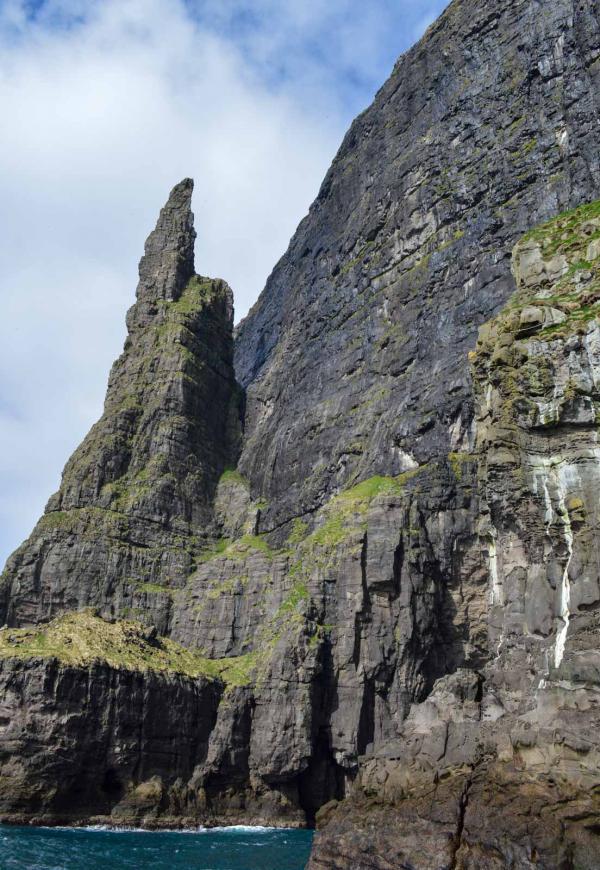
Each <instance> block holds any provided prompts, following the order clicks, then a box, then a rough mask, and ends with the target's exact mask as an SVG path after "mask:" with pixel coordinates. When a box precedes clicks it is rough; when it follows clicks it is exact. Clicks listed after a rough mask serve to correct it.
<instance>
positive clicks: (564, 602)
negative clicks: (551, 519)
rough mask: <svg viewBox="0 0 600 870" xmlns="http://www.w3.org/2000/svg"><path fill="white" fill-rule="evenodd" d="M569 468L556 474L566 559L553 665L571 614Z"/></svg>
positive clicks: (562, 650)
mask: <svg viewBox="0 0 600 870" xmlns="http://www.w3.org/2000/svg"><path fill="white" fill-rule="evenodd" d="M569 471H570V469H569V468H568V467H567V468H564V469H563V466H561V467H560V469H559V472H558V474H557V475H556V483H557V491H558V511H557V513H558V516H559V519H560V520H561V522H562V524H563V529H564V538H565V544H566V545H567V560H566V562H565V567H564V570H563V576H562V583H561V589H560V613H559V617H560V619H561V620H562V625H561V627H560V629H559V630H558V633H557V635H556V644H555V647H554V667H555V668H558V667H560V664H561V662H562V660H563V656H564V654H565V645H566V642H567V634H568V632H569V618H570V615H571V612H570V609H569V608H570V604H571V582H570V580H569V566H570V564H571V558H572V556H573V531H572V529H571V520H570V519H569V511H568V510H567V505H566V501H565V495H566V487H565V478H567V477H568V476H569Z"/></svg>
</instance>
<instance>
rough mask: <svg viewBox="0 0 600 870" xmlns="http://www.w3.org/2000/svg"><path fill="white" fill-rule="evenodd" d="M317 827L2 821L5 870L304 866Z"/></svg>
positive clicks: (288, 869)
mask: <svg viewBox="0 0 600 870" xmlns="http://www.w3.org/2000/svg"><path fill="white" fill-rule="evenodd" d="M311 841H312V831H299V830H288V829H286V830H281V829H276V828H247V827H234V828H208V829H200V830H194V831H152V832H149V831H132V830H115V829H106V828H31V827H24V828H18V827H9V826H0V868H1V870H108V868H111V870H144V868H148V870H178V868H181V870H183V868H186V870H304V868H305V867H306V864H307V862H308V855H309V852H310V846H311Z"/></svg>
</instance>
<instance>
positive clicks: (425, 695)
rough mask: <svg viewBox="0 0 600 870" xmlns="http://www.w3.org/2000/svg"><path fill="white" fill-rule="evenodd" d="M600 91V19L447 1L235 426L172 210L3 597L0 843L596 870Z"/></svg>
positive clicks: (245, 345) (239, 400) (366, 124)
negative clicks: (61, 841) (124, 831)
mask: <svg viewBox="0 0 600 870" xmlns="http://www.w3.org/2000/svg"><path fill="white" fill-rule="evenodd" d="M599 85H600V13H599V11H598V7H597V4H596V3H595V2H593V0H577V2H575V0H556V2H554V3H552V4H543V5H542V4H540V3H539V2H537V0H494V2H492V0H484V2H476V0H454V2H453V3H451V5H450V6H449V8H448V9H447V11H446V12H445V13H444V15H443V16H442V17H441V18H440V20H439V21H438V22H437V23H436V24H435V25H434V26H433V27H432V28H430V30H429V31H428V33H427V34H426V36H425V37H424V39H423V40H422V41H421V42H420V43H419V44H418V45H417V46H415V48H413V49H412V50H411V51H410V52H408V53H407V54H406V55H405V56H404V57H403V58H401V59H400V61H399V62H398V64H397V65H396V68H395V69H394V72H393V74H392V76H391V78H390V80H389V81H388V82H387V83H386V84H385V85H384V87H383V88H382V90H381V91H380V92H379V94H378V95H377V97H376V100H375V102H374V104H373V105H372V106H371V107H370V108H369V109H368V110H367V111H366V112H365V113H363V115H361V116H360V117H359V118H358V119H357V121H356V122H355V123H354V124H353V126H352V128H351V130H350V132H349V134H348V136H347V137H346V139H345V141H344V143H343V145H342V147H341V149H340V152H339V154H338V156H337V157H336V160H335V161H334V164H333V166H332V168H331V170H330V172H329V173H328V175H327V178H326V179H325V182H324V184H323V187H322V189H321V191H320V193H319V196H318V198H317V200H316V202H315V204H314V205H313V207H312V208H311V211H310V213H309V215H308V216H307V217H306V218H305V220H304V221H303V222H302V224H301V225H300V227H299V229H298V231H297V233H296V235H295V237H294V239H293V240H292V242H291V244H290V248H289V250H288V252H287V253H286V254H285V256H284V257H283V258H282V260H281V261H280V262H279V264H278V265H277V266H276V268H275V270H274V272H273V275H272V276H271V278H270V279H269V282H268V283H267V286H266V288H265V290H264V292H263V294H262V295H261V297H260V299H259V301H258V302H257V304H256V306H255V308H254V309H253V310H252V312H251V313H250V315H249V317H248V318H247V319H246V320H245V321H244V322H243V323H242V324H241V325H240V327H239V329H238V330H237V333H236V338H235V361H236V375H237V380H238V381H239V382H240V384H241V385H242V386H243V388H244V390H245V396H244V395H243V393H242V390H241V388H240V387H239V386H238V384H237V383H236V376H234V371H233V366H232V354H233V336H232V304H231V295H230V291H229V290H228V288H227V287H226V285H224V284H223V282H220V281H214V280H210V279H208V278H200V277H198V276H196V275H195V272H194V265H193V240H194V231H193V228H192V218H191V212H190V195H191V183H190V182H188V181H184V182H182V183H181V184H180V185H178V186H177V187H176V188H175V189H174V191H173V193H172V194H171V197H170V199H169V202H168V204H167V206H166V207H165V209H164V210H163V212H162V213H161V217H160V219H159V223H158V226H157V229H156V230H155V232H154V233H153V234H152V235H151V236H150V238H149V240H148V243H147V246H146V254H145V257H144V259H143V260H142V263H141V266H140V285H139V287H138V298H137V302H136V305H135V306H134V307H133V309H132V310H131V311H130V313H129V315H128V328H129V337H128V340H127V344H126V347H125V351H124V354H123V356H122V357H121V358H120V359H119V360H118V361H117V363H116V365H115V367H114V369H113V372H112V374H111V379H110V382H109V390H108V395H107V401H106V406H105V412H104V415H103V417H102V419H101V420H100V422H99V423H98V424H96V426H95V427H94V428H93V429H92V432H91V433H90V435H89V436H88V438H87V439H86V441H85V442H84V444H83V445H82V447H81V448H79V450H78V451H77V452H76V453H75V454H74V456H73V457H72V459H71V460H70V461H69V463H68V465H67V467H66V469H65V473H64V477H63V482H62V485H61V488H60V491H59V493H58V494H57V495H56V496H53V498H52V499H51V501H50V503H49V505H48V508H47V511H46V513H45V515H44V517H43V518H42V520H41V521H40V523H39V524H38V526H37V527H36V529H35V530H34V532H33V534H32V536H31V537H30V539H29V540H28V541H27V542H26V543H25V544H24V545H23V546H22V547H21V548H20V549H19V550H18V551H17V553H16V554H15V555H14V556H13V557H11V559H10V560H9V562H8V565H7V567H6V569H5V572H4V574H3V579H2V609H3V613H4V618H5V620H6V622H7V627H5V628H4V629H2V630H1V631H0V662H1V663H2V670H1V673H0V686H1V687H2V691H3V693H4V698H5V700H4V706H3V707H2V712H1V714H0V715H1V718H0V724H1V727H2V728H3V729H6V731H5V733H6V734H8V735H9V739H10V742H8V743H6V744H4V745H5V746H6V747H7V749H6V751H4V748H3V745H2V744H0V784H1V786H2V789H1V794H0V815H2V817H4V818H9V819H13V820H14V819H21V820H22V819H27V818H29V819H35V820H40V819H43V820H44V821H45V822H46V823H51V822H53V821H54V822H56V821H59V820H61V821H62V820H65V819H67V820H69V821H71V822H73V821H82V820H84V819H90V818H96V817H98V816H101V817H102V818H103V819H105V820H106V819H108V820H113V821H121V822H122V821H123V820H124V819H125V820H127V821H131V820H133V821H135V823H136V824H147V825H152V826H160V825H172V824H177V823H186V822H188V823H189V822H190V820H191V821H193V822H194V823H196V822H199V821H200V822H209V823H210V822H212V821H215V820H225V821H227V820H237V821H240V820H245V821H256V820H261V821H266V822H269V823H274V824H305V823H312V822H313V821H314V820H315V819H316V820H317V823H318V827H319V832H318V834H317V837H316V840H315V849H314V854H313V857H312V859H311V860H312V864H311V866H313V867H315V868H325V867H328V868H329V867H340V868H341V867H353V868H357V870H359V868H362V867H364V868H367V867H369V868H390V867H413V868H416V870H417V868H418V870H431V868H439V870H441V868H460V867H462V868H482V867H490V868H496V867H497V868H500V867H505V866H513V867H515V868H517V867H518V868H529V867H534V866H536V867H545V868H548V870H550V868H554V867H558V866H560V867H565V868H569V867H577V868H593V867H597V866H598V863H597V858H596V857H595V856H596V855H597V853H598V852H599V851H600V845H599V844H600V840H599V838H598V832H599V831H600V816H599V813H598V794H600V791H599V788H600V780H599V778H598V777H599V775H600V766H599V763H598V758H599V757H600V756H599V749H600V747H599V746H598V740H597V739H596V733H597V730H598V729H597V725H598V706H597V698H598V685H599V684H598V680H599V679H600V678H599V677H598V673H600V660H598V661H597V659H598V657H599V656H600V651H599V650H600V645H599V644H598V640H597V637H598V620H599V619H600V616H599V614H600V576H599V574H598V564H599V559H598V546H599V543H598V533H597V529H598V519H599V518H598V516H597V514H598V503H597V502H598V500H597V492H598V476H599V475H600V464H599V460H600V452H599V445H598V425H597V423H598V413H599V412H600V333H599V331H598V329H599V327H598V318H597V314H598V306H599V304H600V302H599V300H600V289H599V288H600V284H599V283H598V282H599V281H600V277H599V276H600V271H599V266H598V264H599V263H600V207H599V206H598V204H597V200H598V198H599V197H600V158H599V154H600V151H599V148H598V142H599V135H600V134H599V132H598V131H599V130H600V127H599V121H600V112H599V109H600V97H599V96H598V95H599V94H600V89H599ZM563 212H565V213H564V214H561V213H563ZM557 215H561V216H559V217H557ZM546 219H552V220H551V221H550V223H544V221H546ZM511 255H512V261H511ZM511 262H512V270H511ZM89 608H93V610H90V609H89ZM96 684H97V690H96V689H95V688H94V687H95V686H96ZM159 694H162V696H163V697H164V698H165V699H166V704H168V706H169V708H170V709H169V710H168V711H163V712H160V711H159V710H158V708H157V705H156V700H155V699H156V698H157V696H158V695H159ZM28 711H31V713H28ZM158 718H160V721H161V723H162V724H161V725H160V729H159V731H157V730H156V729H157V728H158V726H157V724H156V723H157V719H158ZM195 721H197V728H196V729H195V728H194V725H193V723H194V722H195ZM98 722H100V724H99V725H98ZM134 725H135V727H134ZM95 728H97V729H98V735H97V737H98V740H97V741H96V742H95V743H94V747H95V751H96V749H97V758H96V757H95V760H94V763H93V764H91V762H88V760H86V759H88V756H87V755H86V750H85V746H84V743H85V741H83V738H81V739H80V736H79V735H80V734H81V735H86V734H94V733H95V730H94V729H95ZM136 728H137V730H136ZM146 729H147V730H146ZM82 741H83V742H82ZM53 746H60V747H61V752H60V754H59V755H56V756H54V757H52V756H51V753H49V752H47V751H45V749H48V748H52V747H53ZM59 779H60V783H59ZM594 862H596V863H594Z"/></svg>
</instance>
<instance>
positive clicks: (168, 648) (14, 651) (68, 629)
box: [0, 610, 254, 686]
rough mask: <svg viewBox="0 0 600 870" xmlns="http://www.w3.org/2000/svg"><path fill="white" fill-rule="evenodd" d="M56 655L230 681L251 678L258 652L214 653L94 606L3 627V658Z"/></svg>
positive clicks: (74, 661)
mask: <svg viewBox="0 0 600 870" xmlns="http://www.w3.org/2000/svg"><path fill="white" fill-rule="evenodd" d="M38 657H39V658H55V659H58V660H59V661H60V662H62V663H63V664H65V665H74V666H80V667H84V666H87V665H90V664H92V663H94V662H104V663H105V664H107V665H109V666H110V667H112V668H119V669H123V670H127V671H149V670H150V671H158V672H160V671H162V672H168V673H176V674H182V675H184V676H188V677H207V678H208V679H220V680H222V681H223V682H224V683H225V684H226V685H228V686H240V685H246V684H247V683H248V682H249V681H250V673H251V670H252V664H253V658H254V657H253V655H252V654H248V655H246V656H238V657H235V658H229V659H208V658H205V657H204V656H202V655H200V654H199V653H197V652H196V651H193V650H188V649H186V648H185V647H183V646H181V645H180V644H178V643H175V641H172V640H170V639H169V638H164V637H154V636H153V633H152V631H151V630H149V629H147V628H144V626H142V625H141V624H140V623H139V622H133V621H128V620H121V621H118V622H114V623H112V622H107V621H106V620H104V619H101V618H100V617H98V616H95V615H94V614H93V613H92V612H91V611H89V610H84V611H80V612H77V613H67V614H65V615H63V616H60V617H57V618H56V619H53V620H52V621H51V622H49V623H47V624H46V625H43V626H38V627H36V628H19V629H15V628H8V629H6V628H5V629H2V630H0V659H8V658H17V659H30V658H38Z"/></svg>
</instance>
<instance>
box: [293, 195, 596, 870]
mask: <svg viewBox="0 0 600 870" xmlns="http://www.w3.org/2000/svg"><path fill="white" fill-rule="evenodd" d="M598 240H600V203H597V202H596V203H593V204H592V205H590V206H584V207H582V208H580V209H578V210H576V211H575V212H571V213H568V214H566V215H564V216H562V217H559V218H558V219H556V220H554V221H552V222H551V223H550V224H547V225H544V226H542V227H539V228H537V229H535V230H534V231H533V232H532V233H530V234H529V235H528V236H526V237H525V239H524V240H523V241H522V242H520V243H519V244H518V245H517V247H516V248H515V252H514V257H513V267H514V269H513V271H514V275H515V279H516V285H517V290H516V292H515V294H514V295H513V296H512V297H511V299H510V300H509V303H508V305H507V306H506V307H505V308H504V309H503V310H502V311H501V312H500V314H499V315H498V316H497V317H496V318H494V319H493V320H492V321H491V322H489V323H488V324H486V325H485V326H484V327H483V328H482V329H481V330H480V336H479V341H478V343H477V347H476V349H475V350H474V351H473V352H472V353H471V355H470V358H471V365H472V371H473V381H474V386H475V396H476V411H477V413H476V448H475V451H474V457H476V458H477V462H478V485H477V489H478V493H479V499H478V501H479V509H478V520H477V534H478V538H479V546H480V548H481V552H482V553H483V554H484V555H485V558H486V561H487V565H488V582H487V595H488V599H487V608H486V611H487V615H486V623H487V661H486V662H485V663H484V665H483V667H480V668H478V669H468V670H467V669H464V668H459V669H457V670H456V671H455V672H454V673H452V674H450V675H449V676H444V677H442V678H440V679H439V680H438V681H437V682H436V683H435V685H434V687H433V690H432V692H431V694H429V695H428V696H427V698H426V699H425V700H424V701H423V702H421V703H420V704H415V705H413V706H412V708H411V710H410V712H409V714H408V716H407V717H406V719H405V721H404V723H403V724H402V726H401V728H400V729H399V739H396V740H393V741H388V743H387V745H385V746H381V747H379V748H377V749H376V752H375V753H373V754H372V755H371V757H366V756H365V757H364V758H363V759H361V766H360V774H359V778H358V780H357V782H356V783H355V791H354V796H353V798H352V799H351V800H350V801H348V802H346V803H343V804H340V805H339V806H337V807H333V806H330V807H328V808H327V810H326V812H325V813H324V815H323V817H322V821H323V823H324V833H323V834H322V835H320V837H319V838H318V839H317V844H316V849H315V854H314V855H313V858H312V861H311V865H310V866H311V868H312V867H314V868H321V867H328V868H329V867H346V866H349V865H350V860H351V856H352V855H354V854H356V853H358V854H359V855H363V856H364V857H363V858H362V859H361V858H360V857H359V858H357V859H355V863H353V864H352V866H354V867H357V868H360V867H369V868H371V867H376V868H385V867H389V866H394V867H396V866H397V867H403V866H411V867H414V868H417V870H429V868H432V867H436V868H437V867H439V868H442V867H458V868H480V867H486V868H487V867H489V868H498V870H500V868H504V867H510V866H513V867H540V866H541V867H548V868H550V867H573V868H575V867H576V868H589V870H592V868H596V867H598V861H599V855H600V839H599V837H598V832H599V830H600V828H599V826H598V822H599V820H600V766H599V760H600V736H599V735H600V731H599V725H600V645H599V643H598V637H599V634H598V629H599V627H600V625H599V619H600V569H599V565H600V559H599V558H598V546H599V543H600V542H599V540H598V535H597V532H596V529H597V528H598V520H599V518H600V517H599V510H600V503H599V501H598V491H599V485H600V439H599V429H598V422H599V420H600V417H599V413H600V403H599V402H600V322H599V320H598V314H599V313H600V248H599V244H598Z"/></svg>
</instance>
